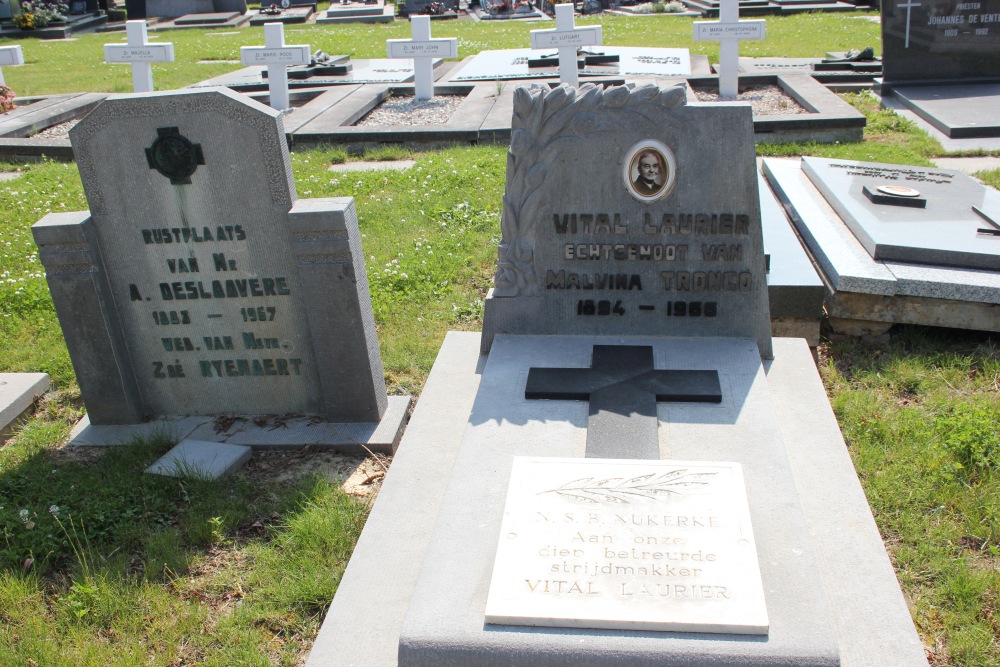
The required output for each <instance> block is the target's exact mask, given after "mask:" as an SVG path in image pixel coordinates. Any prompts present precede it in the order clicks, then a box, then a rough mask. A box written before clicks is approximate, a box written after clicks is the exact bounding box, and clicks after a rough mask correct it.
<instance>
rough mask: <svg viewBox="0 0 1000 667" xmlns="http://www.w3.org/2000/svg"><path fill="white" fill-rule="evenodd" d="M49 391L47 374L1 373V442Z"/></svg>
mask: <svg viewBox="0 0 1000 667" xmlns="http://www.w3.org/2000/svg"><path fill="white" fill-rule="evenodd" d="M48 390H49V376H48V374H47V373H0V442H2V441H3V439H4V437H5V436H6V435H7V434H8V433H10V431H11V429H12V428H13V426H14V425H15V422H17V420H18V419H20V418H21V417H23V416H25V415H26V414H27V413H28V412H30V411H31V407H32V406H33V405H34V404H35V401H36V400H37V399H38V398H40V397H41V396H42V395H43V394H44V393H45V392H47V391H48Z"/></svg>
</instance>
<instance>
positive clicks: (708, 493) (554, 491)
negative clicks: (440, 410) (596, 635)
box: [486, 457, 768, 635]
mask: <svg viewBox="0 0 1000 667" xmlns="http://www.w3.org/2000/svg"><path fill="white" fill-rule="evenodd" d="M486 622H487V623H496V624H502V625H532V626H551V627H569V628H606V629H623V630H654V631H674V632H711V633H732V634H750V635H766V634H767V632H768V619H767V608H766V606H765V604H764V590H763V586H762V584H761V578H760V568H759V566H758V564H757V549H756V546H755V545H754V538H753V530H752V529H751V526H750V509H749V506H748V504H747V497H746V489H745V486H744V483H743V471H742V468H741V466H740V465H739V464H738V463H717V462H703V461H699V462H692V461H646V460H624V459H622V460H619V459H560V458H540V457H539V458H533V457H515V459H514V464H513V469H512V472H511V479H510V486H509V487H508V492H507V503H506V507H505V509H504V517H503V524H502V526H501V529H500V542H499V546H498V547H497V555H496V560H495V562H494V565H493V577H492V580H491V582H490V591H489V597H488V599H487V602H486Z"/></svg>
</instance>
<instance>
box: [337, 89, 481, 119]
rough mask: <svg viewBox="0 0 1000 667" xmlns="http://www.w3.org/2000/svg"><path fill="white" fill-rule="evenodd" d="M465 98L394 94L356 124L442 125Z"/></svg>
mask: <svg viewBox="0 0 1000 667" xmlns="http://www.w3.org/2000/svg"><path fill="white" fill-rule="evenodd" d="M463 100H465V96H464V95H436V96H435V97H432V98H431V99H429V100H418V99H416V98H415V97H414V96H413V95H399V96H393V97H390V98H388V99H386V100H385V101H384V102H382V103H381V104H380V105H378V106H377V107H375V108H374V109H372V110H371V111H370V112H369V113H368V114H367V115H366V116H365V117H364V118H362V119H361V120H359V121H358V122H357V123H355V124H354V125H355V126H364V125H440V124H444V123H447V122H448V119H449V118H451V115H452V114H453V113H455V109H457V108H458V106H459V105H460V104H461V103H462V101H463Z"/></svg>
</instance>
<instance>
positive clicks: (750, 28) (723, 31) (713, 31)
mask: <svg viewBox="0 0 1000 667" xmlns="http://www.w3.org/2000/svg"><path fill="white" fill-rule="evenodd" d="M765 32H766V23H765V22H764V21H741V20H740V2H739V0H722V1H721V2H720V3H719V20H718V21H698V22H696V23H695V24H694V41H696V42H719V97H721V98H724V99H727V98H728V99H735V98H736V96H737V94H738V92H739V79H740V75H739V71H740V42H741V41H744V40H750V39H764V34H765Z"/></svg>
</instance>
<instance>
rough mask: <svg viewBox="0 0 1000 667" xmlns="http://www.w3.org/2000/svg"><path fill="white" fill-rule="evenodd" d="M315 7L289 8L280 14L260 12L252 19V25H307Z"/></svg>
mask: <svg viewBox="0 0 1000 667" xmlns="http://www.w3.org/2000/svg"><path fill="white" fill-rule="evenodd" d="M265 4H266V3H265ZM314 9H315V5H310V6H308V7H289V8H287V9H282V10H281V13H280V14H265V13H264V12H263V11H259V12H257V13H256V14H254V15H253V16H252V17H251V18H250V25H264V24H265V23H305V22H307V21H308V20H309V17H310V16H312V14H313V11H314Z"/></svg>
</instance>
